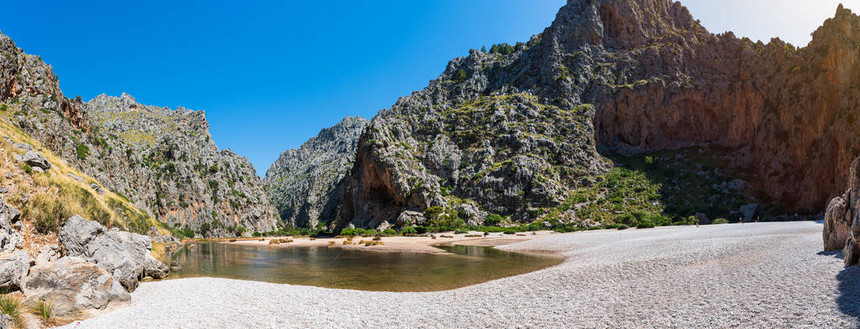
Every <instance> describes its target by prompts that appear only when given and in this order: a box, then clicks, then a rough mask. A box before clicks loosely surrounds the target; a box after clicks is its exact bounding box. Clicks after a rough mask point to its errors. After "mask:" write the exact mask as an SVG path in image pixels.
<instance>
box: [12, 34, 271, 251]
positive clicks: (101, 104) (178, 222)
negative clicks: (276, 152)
mask: <svg viewBox="0 0 860 329" xmlns="http://www.w3.org/2000/svg"><path fill="white" fill-rule="evenodd" d="M0 51H2V52H0V102H2V103H3V105H2V106H3V110H4V111H8V112H11V113H12V117H13V119H12V120H11V121H13V122H14V123H15V124H17V126H18V127H20V128H21V129H22V130H23V131H24V132H26V133H27V134H28V135H30V136H32V137H33V138H35V139H37V140H38V141H40V142H41V143H42V144H44V145H45V146H46V147H47V148H49V149H50V150H51V151H52V152H53V153H55V154H57V155H58V156H60V157H62V158H63V159H64V160H66V161H67V162H69V163H70V164H72V165H73V166H75V167H77V168H79V169H80V170H81V171H82V172H84V173H85V174H87V175H88V176H91V177H93V178H95V179H96V180H97V181H98V182H100V183H101V184H102V185H103V186H104V187H106V188H108V189H109V190H111V191H114V192H116V193H117V194H118V195H120V196H123V197H125V198H127V199H128V200H130V201H131V202H133V203H134V204H135V205H136V206H137V207H138V208H140V209H142V210H144V211H147V212H148V213H149V214H150V215H152V216H153V217H155V218H157V219H158V220H160V221H163V222H166V223H168V224H169V225H171V226H172V227H175V228H185V229H189V230H194V231H197V232H200V233H203V234H204V235H232V234H235V233H237V232H240V233H241V232H242V231H244V230H249V231H269V230H272V229H274V228H275V227H276V225H277V223H278V215H277V213H276V212H275V209H274V207H272V206H271V203H270V202H269V199H268V196H267V195H266V194H265V192H264V191H263V189H262V182H261V181H260V178H259V177H258V176H257V175H256V173H255V171H254V169H253V167H252V166H251V164H250V163H249V162H248V161H247V159H246V158H244V157H240V156H237V155H236V154H234V153H233V152H231V151H230V150H219V149H218V147H217V146H216V145H215V143H214V142H213V141H212V138H211V136H210V135H209V131H208V128H209V126H208V123H207V122H206V118H205V114H204V113H203V112H202V111H191V110H187V109H183V108H179V109H176V110H171V109H168V108H161V107H154V106H146V105H142V104H139V103H137V102H135V100H134V99H133V98H132V97H131V96H128V95H125V94H124V95H122V96H121V97H108V96H104V95H101V96H98V97H96V98H95V99H93V100H92V101H90V102H89V103H84V102H82V101H81V100H80V99H79V98H78V99H73V100H70V99H67V98H66V97H65V96H63V93H62V92H61V91H60V88H59V82H58V79H57V77H56V76H55V75H54V74H53V71H52V69H51V67H50V66H48V65H47V64H45V63H44V62H42V60H41V59H40V58H38V57H36V56H32V55H27V54H25V53H24V52H23V51H22V50H21V49H19V48H17V47H16V46H15V45H14V43H13V42H12V40H10V39H9V38H8V37H6V36H3V35H0Z"/></svg>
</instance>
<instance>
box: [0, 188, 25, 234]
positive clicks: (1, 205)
mask: <svg viewBox="0 0 860 329" xmlns="http://www.w3.org/2000/svg"><path fill="white" fill-rule="evenodd" d="M20 218H21V212H19V211H18V210H17V209H15V208H13V207H12V206H10V205H8V204H6V201H5V200H4V199H3V197H2V196H0V229H3V230H6V231H7V232H8V231H11V230H12V223H15V222H17V221H18V220H19V219H20Z"/></svg>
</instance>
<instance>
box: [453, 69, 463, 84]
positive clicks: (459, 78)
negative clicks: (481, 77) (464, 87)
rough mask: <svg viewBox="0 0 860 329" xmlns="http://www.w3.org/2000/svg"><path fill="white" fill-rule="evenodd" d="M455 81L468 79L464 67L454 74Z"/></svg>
mask: <svg viewBox="0 0 860 329" xmlns="http://www.w3.org/2000/svg"><path fill="white" fill-rule="evenodd" d="M454 81H456V82H463V81H466V71H465V70H463V69H460V70H459V71H457V75H455V76H454Z"/></svg>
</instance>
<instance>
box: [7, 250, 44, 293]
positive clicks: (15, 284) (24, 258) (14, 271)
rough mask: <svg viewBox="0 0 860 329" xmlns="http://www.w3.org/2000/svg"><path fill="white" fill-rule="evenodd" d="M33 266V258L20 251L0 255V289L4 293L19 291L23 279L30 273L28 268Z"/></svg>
mask: <svg viewBox="0 0 860 329" xmlns="http://www.w3.org/2000/svg"><path fill="white" fill-rule="evenodd" d="M34 264H35V261H34V260H33V258H32V257H30V255H28V254H27V253H26V252H24V251H21V250H18V251H15V252H14V253H9V254H3V255H0V289H2V290H5V291H15V290H19V289H21V287H22V286H23V283H24V278H26V277H27V274H28V273H29V272H30V266H32V265H34Z"/></svg>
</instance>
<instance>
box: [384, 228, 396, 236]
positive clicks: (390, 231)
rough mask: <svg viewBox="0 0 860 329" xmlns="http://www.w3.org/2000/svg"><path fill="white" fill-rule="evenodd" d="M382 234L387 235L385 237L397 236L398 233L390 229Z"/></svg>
mask: <svg viewBox="0 0 860 329" xmlns="http://www.w3.org/2000/svg"><path fill="white" fill-rule="evenodd" d="M382 234H385V235H397V231H395V230H392V229H390V228H389V229H385V231H382Z"/></svg>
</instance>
